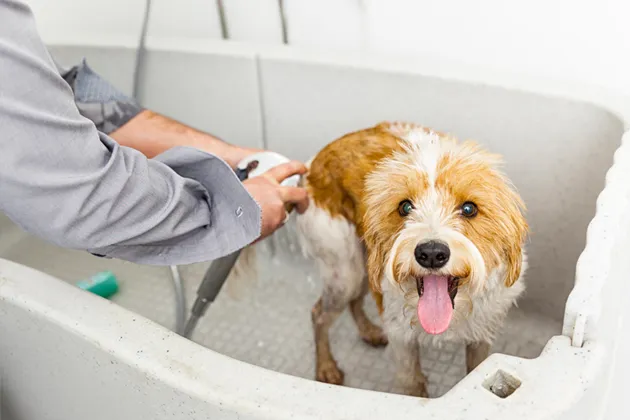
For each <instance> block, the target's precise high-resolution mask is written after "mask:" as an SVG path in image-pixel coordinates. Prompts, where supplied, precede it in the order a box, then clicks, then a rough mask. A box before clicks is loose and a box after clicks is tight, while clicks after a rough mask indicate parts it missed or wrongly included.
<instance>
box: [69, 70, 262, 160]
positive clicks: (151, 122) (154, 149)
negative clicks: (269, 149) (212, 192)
mask: <svg viewBox="0 0 630 420" xmlns="http://www.w3.org/2000/svg"><path fill="white" fill-rule="evenodd" d="M59 71H60V73H61V75H62V77H63V78H64V80H66V82H68V84H69V85H70V87H71V88H72V91H73V93H74V98H75V102H76V104H77V107H78V108H79V112H80V113H81V114H82V115H83V116H84V117H86V118H88V119H89V120H91V121H92V122H94V124H95V125H96V128H97V129H98V130H99V131H101V132H103V133H105V134H108V135H109V136H110V137H111V138H113V139H114V140H116V142H117V143H118V144H120V145H121V146H127V147H131V148H133V149H136V150H138V151H140V152H142V153H143V154H144V155H145V156H147V157H149V158H153V157H155V156H157V155H159V154H161V153H163V152H165V151H166V150H169V149H171V148H173V147H176V146H188V147H194V148H196V149H199V150H204V151H206V152H208V153H212V154H214V155H216V156H218V157H220V158H221V159H223V160H225V161H226V162H227V163H228V164H229V165H230V166H231V167H233V168H234V167H236V165H237V164H238V163H239V162H240V161H241V160H242V159H244V158H245V157H247V156H248V155H250V154H252V153H256V152H260V151H261V150H260V149H254V148H248V147H239V146H236V145H233V144H230V143H227V142H225V141H223V140H221V139H219V138H218V137H216V136H214V135H212V134H210V133H206V132H203V131H200V130H197V129H195V128H192V127H190V126H188V125H186V124H184V123H181V122H179V121H176V120H174V119H172V118H169V117H167V116H165V115H161V114H159V113H157V112H155V111H153V110H150V109H147V108H144V107H142V106H141V105H140V104H138V103H137V102H136V101H135V100H134V99H133V98H130V97H128V96H127V95H125V94H123V93H122V92H120V91H119V90H118V89H117V88H116V87H114V86H112V85H111V84H110V83H109V82H108V81H107V80H105V79H104V78H103V77H102V76H100V75H99V74H98V73H96V72H95V71H94V70H93V69H92V68H91V67H90V66H89V65H88V63H87V62H86V61H85V60H82V61H81V63H79V64H77V65H75V66H73V67H71V68H70V69H62V68H60V67H59Z"/></svg>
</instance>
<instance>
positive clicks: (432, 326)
mask: <svg viewBox="0 0 630 420" xmlns="http://www.w3.org/2000/svg"><path fill="white" fill-rule="evenodd" d="M458 285H459V278H457V277H453V276H445V275H437V274H430V275H427V276H423V277H419V278H417V279H416V287H417V288H418V297H419V299H418V320H419V321H420V325H422V328H424V330H425V331H426V332H428V333H429V334H442V333H443V332H444V331H446V330H447V329H448V326H449V324H450V323H451V318H452V317H453V309H454V308H455V296H457V286H458Z"/></svg>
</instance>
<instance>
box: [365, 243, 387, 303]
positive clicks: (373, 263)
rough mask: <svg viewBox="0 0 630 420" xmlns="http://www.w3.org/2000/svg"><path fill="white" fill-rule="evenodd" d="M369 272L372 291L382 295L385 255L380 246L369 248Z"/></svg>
mask: <svg viewBox="0 0 630 420" xmlns="http://www.w3.org/2000/svg"><path fill="white" fill-rule="evenodd" d="M367 254H368V258H367V271H368V281H369V284H370V289H371V290H372V291H374V292H378V293H382V291H383V289H382V287H381V277H382V275H383V267H384V265H385V263H384V261H383V254H382V253H381V252H380V250H379V247H378V246H371V247H370V246H368V248H367Z"/></svg>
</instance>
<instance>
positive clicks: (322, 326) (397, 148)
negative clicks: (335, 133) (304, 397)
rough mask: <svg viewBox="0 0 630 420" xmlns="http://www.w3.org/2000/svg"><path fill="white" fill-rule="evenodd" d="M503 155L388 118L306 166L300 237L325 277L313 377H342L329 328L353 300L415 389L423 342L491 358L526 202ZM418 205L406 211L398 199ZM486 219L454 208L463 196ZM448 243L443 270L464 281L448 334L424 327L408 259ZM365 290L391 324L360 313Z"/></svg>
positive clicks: (509, 294) (514, 276) (418, 389)
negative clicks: (428, 245)
mask: <svg viewBox="0 0 630 420" xmlns="http://www.w3.org/2000/svg"><path fill="white" fill-rule="evenodd" d="M499 165H500V158H499V157H498V156H496V155H492V154H489V153H487V152H485V151H484V150H482V149H481V148H480V147H479V146H478V145H476V144H475V143H473V142H463V143H460V142H458V141H456V140H455V139H453V138H451V137H449V136H446V135H444V134H442V133H436V132H433V131H431V130H428V129H426V128H424V127H420V126H416V125H412V124H389V123H384V124H380V125H378V126H376V127H373V128H369V129H366V130H361V131H358V132H355V133H350V134H348V135H346V136H344V137H342V138H340V139H338V140H336V141H334V142H332V143H330V144H329V145H328V146H327V147H325V148H324V149H323V150H322V151H321V152H320V153H319V154H318V155H317V156H316V157H315V158H314V159H313V160H312V161H311V162H310V163H309V173H308V175H307V176H306V178H305V179H304V186H305V187H306V188H307V189H308V190H309V194H310V197H311V205H310V206H309V208H308V210H307V211H306V213H305V214H303V215H301V216H299V217H297V232H298V239H299V242H300V245H301V248H302V250H303V252H304V254H305V255H306V256H307V257H308V258H310V259H312V260H314V261H315V262H316V263H317V265H318V268H319V273H320V276H321V279H322V281H323V291H322V296H321V298H320V299H319V301H318V302H317V303H316V304H315V306H314V307H313V310H312V319H313V328H314V333H315V342H316V359H317V360H316V365H317V367H316V379H317V380H320V381H323V382H328V383H334V384H341V383H342V382H343V377H344V375H343V372H342V371H341V370H340V369H339V368H338V366H337V364H336V362H335V360H334V357H333V355H332V352H331V349H330V344H329V340H328V330H329V328H330V326H331V325H332V324H333V323H334V322H335V320H336V319H337V317H338V316H339V314H340V313H341V312H342V311H343V310H344V309H345V308H346V307H348V306H350V307H351V312H352V314H353V316H354V319H355V321H356V323H357V326H358V329H359V334H360V335H361V337H362V338H363V339H364V340H365V341H366V342H368V343H370V344H373V345H384V344H386V343H387V342H389V343H390V345H391V346H392V354H393V355H394V359H395V360H394V362H395V363H396V364H397V367H398V368H397V371H398V378H399V381H400V383H401V385H403V387H404V388H405V389H406V392H407V393H408V394H410V395H417V396H427V394H426V380H425V378H424V375H423V374H422V370H421V366H420V354H419V348H420V344H421V343H423V342H425V343H430V344H433V345H437V346H439V345H441V343H443V342H445V341H457V342H463V343H466V344H467V353H466V354H467V368H468V370H471V369H474V367H476V366H477V365H478V364H479V363H481V361H482V360H483V359H484V358H485V357H486V356H487V353H488V351H489V347H490V343H492V341H493V339H494V336H495V334H496V333H497V332H498V331H499V329H500V328H501V326H502V324H503V322H504V320H505V317H506V314H507V312H508V310H509V308H510V307H511V306H512V305H513V304H514V303H515V301H516V299H517V298H518V296H519V295H520V294H521V293H522V292H523V290H524V282H523V281H522V280H520V278H521V277H522V275H523V273H524V272H525V269H526V258H525V252H524V250H523V243H524V241H525V237H526V234H527V223H526V221H525V219H524V217H523V211H524V206H523V203H522V202H521V200H520V197H519V196H518V195H517V193H516V192H515V190H514V189H513V188H512V186H511V185H510V183H509V181H508V180H507V179H506V178H505V176H504V175H503V174H502V173H501V172H500V170H499V169H498V168H499ZM405 199H410V200H413V202H414V204H415V207H416V209H415V211H414V214H413V215H412V217H409V218H407V219H403V218H401V216H400V214H398V212H397V208H398V204H399V202H400V201H402V200H405ZM473 200H474V201H475V202H477V203H479V204H478V205H479V209H480V210H479V215H478V217H476V218H475V219H473V220H465V219H463V218H462V217H459V216H458V215H457V213H456V212H455V209H456V208H457V206H458V205H461V204H462V202H464V201H473ZM436 235H437V237H438V238H439V239H441V240H446V241H447V242H448V243H449V245H450V247H451V249H452V252H453V254H454V255H455V256H454V257H452V258H451V259H452V262H449V265H448V266H446V267H445V270H449V272H450V273H457V275H458V276H461V277H462V278H463V281H462V285H461V286H460V288H459V292H458V294H457V297H456V299H455V312H454V317H453V320H452V322H451V324H450V327H449V328H448V330H447V331H446V332H445V333H444V334H441V335H439V336H433V335H429V334H427V333H425V332H424V330H423V329H422V328H421V327H420V326H419V325H418V320H417V316H416V306H417V302H418V294H417V291H416V286H415V281H412V278H413V276H417V275H422V274H423V272H422V268H421V267H420V266H419V265H418V264H417V263H416V262H415V260H414V258H413V248H414V247H415V245H416V244H417V242H418V240H419V238H423V237H428V236H436ZM368 290H370V291H371V292H372V293H373V296H374V298H375V299H376V302H377V305H378V307H379V312H380V313H381V317H382V321H383V325H384V329H385V331H382V330H381V329H380V328H379V327H377V326H375V325H374V324H373V323H372V322H370V321H369V320H368V319H367V317H365V314H364V313H363V310H362V301H363V297H364V296H365V294H366V293H368Z"/></svg>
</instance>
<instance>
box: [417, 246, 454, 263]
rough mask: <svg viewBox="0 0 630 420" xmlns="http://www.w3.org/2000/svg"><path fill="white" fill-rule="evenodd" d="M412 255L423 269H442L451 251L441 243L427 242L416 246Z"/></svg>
mask: <svg viewBox="0 0 630 420" xmlns="http://www.w3.org/2000/svg"><path fill="white" fill-rule="evenodd" d="M414 254H415V256H416V261H418V264H420V265H421V266H423V267H424V268H442V267H444V266H445V265H446V263H447V262H448V259H449V258H450V257H451V250H450V249H449V248H448V246H447V245H446V244H444V243H442V242H437V241H429V242H425V243H423V244H419V245H418V246H416V250H415V252H414Z"/></svg>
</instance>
